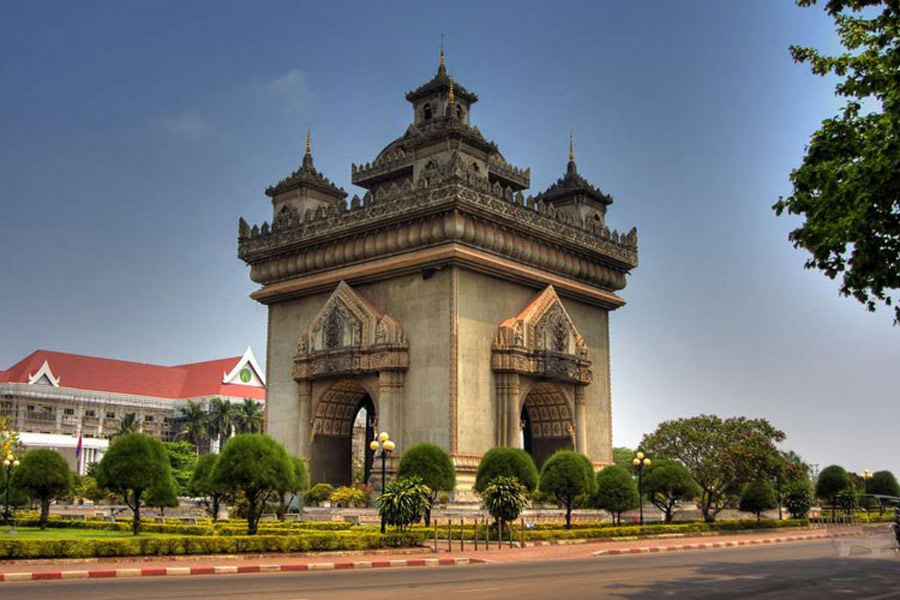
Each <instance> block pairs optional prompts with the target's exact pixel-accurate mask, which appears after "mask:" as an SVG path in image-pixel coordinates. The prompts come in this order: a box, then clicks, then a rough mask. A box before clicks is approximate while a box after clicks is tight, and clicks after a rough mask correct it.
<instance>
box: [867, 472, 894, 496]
mask: <svg viewBox="0 0 900 600" xmlns="http://www.w3.org/2000/svg"><path fill="white" fill-rule="evenodd" d="M869 493H870V494H882V495H884V496H900V484H898V483H897V478H896V477H894V474H893V473H891V472H890V471H875V472H874V473H872V479H871V480H869Z"/></svg>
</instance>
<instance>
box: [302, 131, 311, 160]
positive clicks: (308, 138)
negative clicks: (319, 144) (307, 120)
mask: <svg viewBox="0 0 900 600" xmlns="http://www.w3.org/2000/svg"><path fill="white" fill-rule="evenodd" d="M303 166H304V167H308V168H313V158H312V126H308V127H307V128H306V154H304V155H303Z"/></svg>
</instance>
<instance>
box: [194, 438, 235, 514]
mask: <svg viewBox="0 0 900 600" xmlns="http://www.w3.org/2000/svg"><path fill="white" fill-rule="evenodd" d="M218 460H219V455H218V454H203V455H201V456H200V458H198V459H197V464H196V465H195V466H194V473H193V474H192V476H191V481H190V483H189V484H188V492H189V493H190V495H191V496H194V497H197V498H200V502H201V504H203V509H204V510H205V511H206V513H207V514H208V515H209V516H210V517H212V520H213V523H215V522H217V521H218V520H219V509H220V508H221V506H222V503H223V502H227V501H228V499H229V495H228V492H227V490H226V489H225V488H224V487H220V486H218V485H216V484H214V483H213V481H212V474H213V471H214V470H215V467H216V462H217V461H218Z"/></svg>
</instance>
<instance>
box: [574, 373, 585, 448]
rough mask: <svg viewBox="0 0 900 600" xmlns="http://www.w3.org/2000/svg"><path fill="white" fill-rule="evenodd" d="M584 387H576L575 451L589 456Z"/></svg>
mask: <svg viewBox="0 0 900 600" xmlns="http://www.w3.org/2000/svg"><path fill="white" fill-rule="evenodd" d="M584 396H585V394H584V386H583V385H576V386H575V451H576V452H578V453H580V454H584V455H587V416H586V415H585V413H586V411H587V401H586V399H585V397H584Z"/></svg>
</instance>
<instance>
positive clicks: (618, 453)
mask: <svg viewBox="0 0 900 600" xmlns="http://www.w3.org/2000/svg"><path fill="white" fill-rule="evenodd" d="M634 454H635V452H634V450H632V449H631V448H627V447H625V446H617V447H613V462H614V463H616V464H617V465H619V466H620V467H625V468H626V469H630V468H631V461H632V460H633V459H634Z"/></svg>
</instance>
